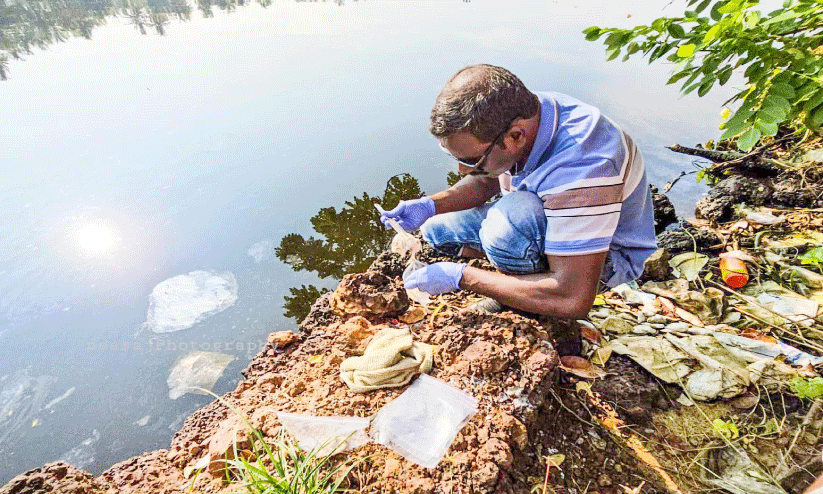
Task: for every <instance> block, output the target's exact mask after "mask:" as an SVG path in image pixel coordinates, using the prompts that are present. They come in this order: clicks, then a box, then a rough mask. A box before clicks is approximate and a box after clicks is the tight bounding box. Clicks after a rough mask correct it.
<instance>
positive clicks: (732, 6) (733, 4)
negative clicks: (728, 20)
mask: <svg viewBox="0 0 823 494" xmlns="http://www.w3.org/2000/svg"><path fill="white" fill-rule="evenodd" d="M741 3H743V1H742V0H732V1H730V2H726V3H725V4H724V5H723V6H722V7H720V8H718V9H717V11H718V12H720V13H721V14H731V13H733V12H735V11H736V10H738V9H739V8H740V4H741Z"/></svg>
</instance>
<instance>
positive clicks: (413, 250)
mask: <svg viewBox="0 0 823 494" xmlns="http://www.w3.org/2000/svg"><path fill="white" fill-rule="evenodd" d="M374 207H375V208H376V209H377V210H378V211H379V212H380V214H383V213H385V212H386V210H385V209H383V208H382V207H381V206H380V205H379V204H375V205H374ZM389 225H391V227H392V229H394V231H395V232H397V235H395V236H394V238H393V239H392V241H391V251H392V252H394V253H396V254H400V255H401V256H404V255H406V254H409V264H408V266H406V270H405V271H403V281H404V282H405V281H406V280H407V279H408V277H409V276H410V275H411V274H412V273H413V272H415V271H417V270H418V269H422V268H425V267H426V266H427V264H426V263H424V262H421V261H418V260H417V253H418V252H420V249H422V248H423V244H422V243H421V242H420V240H419V239H418V238H417V237H415V236H414V235H412V234H410V233H409V232H407V231H406V230H404V229H403V227H401V226H400V225H399V224H398V223H397V221H396V220H394V219H393V218H389ZM406 294H407V295H408V296H409V298H410V299H412V300H414V301H415V302H417V303H418V304H420V305H422V306H424V307H425V306H427V305H429V304H430V303H431V297H430V296H429V294H428V293H426V292H421V291H420V290H418V289H417V288H412V289H408V288H407V289H406Z"/></svg>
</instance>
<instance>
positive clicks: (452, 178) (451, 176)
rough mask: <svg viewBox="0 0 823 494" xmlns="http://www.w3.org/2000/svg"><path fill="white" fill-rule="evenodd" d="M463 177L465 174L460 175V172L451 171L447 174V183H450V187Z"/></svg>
mask: <svg viewBox="0 0 823 494" xmlns="http://www.w3.org/2000/svg"><path fill="white" fill-rule="evenodd" d="M462 178H463V175H460V174H459V173H457V172H449V173H448V174H447V175H446V183H447V184H449V187H451V186H452V185H454V184H456V183H457V182H459V181H460V179H462Z"/></svg>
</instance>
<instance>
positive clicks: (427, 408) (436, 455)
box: [372, 374, 477, 468]
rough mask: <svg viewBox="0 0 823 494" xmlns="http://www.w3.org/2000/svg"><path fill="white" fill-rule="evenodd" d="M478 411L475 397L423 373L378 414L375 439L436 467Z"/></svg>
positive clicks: (407, 456) (414, 460)
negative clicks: (461, 430)
mask: <svg viewBox="0 0 823 494" xmlns="http://www.w3.org/2000/svg"><path fill="white" fill-rule="evenodd" d="M476 412H477V400H476V399H474V398H473V397H472V396H470V395H468V394H466V393H465V392H463V391H461V390H459V389H457V388H455V387H453V386H450V385H449V384H446V383H445V382H443V381H440V380H438V379H435V378H433V377H431V376H427V375H425V374H423V375H421V376H420V377H419V378H418V379H417V380H416V381H415V382H414V384H412V385H411V386H409V388H408V389H407V390H406V391H405V392H403V394H401V395H400V396H398V397H397V398H395V399H394V400H393V401H392V402H390V403H389V404H387V405H386V406H384V407H383V408H381V409H380V411H379V412H377V415H376V416H375V418H374V420H373V422H372V437H373V439H374V441H375V442H376V443H378V444H382V445H384V446H388V447H390V448H391V449H392V450H394V451H395V452H397V453H398V454H400V455H401V456H403V457H404V458H406V459H407V460H409V461H411V462H413V463H416V464H418V465H421V466H423V467H426V468H435V467H436V466H437V464H438V463H440V460H441V459H442V458H443V455H444V454H446V450H448V448H449V446H450V445H451V443H452V441H454V438H455V437H456V436H457V433H458V432H459V431H460V429H462V428H463V426H464V425H466V423H468V421H469V420H470V419H471V418H472V416H473V415H474V414H475V413H476Z"/></svg>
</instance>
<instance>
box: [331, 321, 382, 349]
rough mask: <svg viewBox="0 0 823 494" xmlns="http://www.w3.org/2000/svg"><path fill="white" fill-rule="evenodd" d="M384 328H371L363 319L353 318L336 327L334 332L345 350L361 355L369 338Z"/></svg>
mask: <svg viewBox="0 0 823 494" xmlns="http://www.w3.org/2000/svg"><path fill="white" fill-rule="evenodd" d="M384 327H385V326H382V325H380V326H372V324H371V323H370V322H369V320H368V319H366V318H365V317H363V316H354V317H352V318H350V319H348V320H346V322H344V323H343V324H340V325H339V326H337V327H336V328H335V329H334V331H335V332H336V333H338V334H339V335H340V336H339V338H340V340H339V341H342V343H343V346H345V347H346V349H347V350H350V351H353V352H356V353H363V351H365V350H366V346H367V345H368V344H369V341H371V337H372V336H374V335H375V333H377V332H378V331H380V330H381V329H383V328H384Z"/></svg>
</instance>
